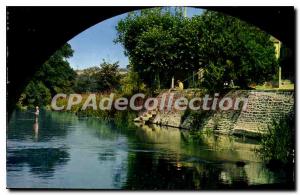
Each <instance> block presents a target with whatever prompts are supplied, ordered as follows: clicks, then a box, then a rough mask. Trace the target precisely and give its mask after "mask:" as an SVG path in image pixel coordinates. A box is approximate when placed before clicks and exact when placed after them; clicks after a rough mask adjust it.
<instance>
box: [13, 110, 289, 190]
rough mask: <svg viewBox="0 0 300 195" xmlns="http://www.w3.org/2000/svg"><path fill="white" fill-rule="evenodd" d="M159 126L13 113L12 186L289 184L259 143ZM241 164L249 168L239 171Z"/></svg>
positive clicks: (56, 115) (240, 186)
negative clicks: (195, 136) (259, 151)
mask: <svg viewBox="0 0 300 195" xmlns="http://www.w3.org/2000/svg"><path fill="white" fill-rule="evenodd" d="M190 140H191V136H190V134H189V133H188V131H180V130H178V129H175V128H160V127H157V126H151V127H150V126H141V127H137V126H134V125H132V126H131V127H126V128H125V127H122V126H121V125H115V124H114V123H107V122H102V121H100V120H99V119H92V118H78V117H77V116H75V115H72V114H68V113H56V112H41V113H40V116H39V119H38V120H37V121H36V120H35V119H34V116H33V114H32V113H30V112H15V113H14V114H13V115H12V118H11V120H10V122H9V125H8V129H7V186H8V188H72V189H74V188H75V189H76V188H81V189H82V188H85V189H148V190H152V189H222V188H228V187H229V188H244V187H247V186H256V185H261V184H268V185H269V184H275V185H276V184H277V183H279V184H284V183H286V182H288V179H289V178H288V176H287V174H285V172H284V171H280V170H277V171H276V172H272V171H270V170H269V169H267V168H266V167H265V165H264V164H263V163H262V162H261V160H260V159H259V158H257V156H256V154H255V152H254V151H253V150H254V149H255V148H256V147H258V145H257V144H256V142H255V141H253V140H252V141H251V140H243V139H240V138H233V137H229V136H216V135H210V136H208V135H204V136H203V138H202V139H199V141H197V143H195V142H191V141H190ZM239 161H243V162H245V165H241V166H238V164H237V162H239Z"/></svg>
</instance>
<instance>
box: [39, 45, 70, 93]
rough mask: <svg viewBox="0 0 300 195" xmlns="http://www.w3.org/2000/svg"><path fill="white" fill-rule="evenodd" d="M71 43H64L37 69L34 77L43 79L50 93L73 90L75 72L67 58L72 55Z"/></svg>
mask: <svg viewBox="0 0 300 195" xmlns="http://www.w3.org/2000/svg"><path fill="white" fill-rule="evenodd" d="M73 52H74V51H73V50H72V48H71V45H70V44H68V43H66V44H65V45H64V46H63V47H61V48H60V49H59V50H57V51H56V52H55V53H54V54H53V55H52V56H51V57H50V58H49V60H47V61H46V62H45V63H44V64H43V65H42V66H41V69H40V70H38V71H37V73H36V75H35V77H34V79H35V80H40V81H43V83H44V84H45V86H46V87H47V88H48V89H49V90H50V92H51V95H54V94H56V93H70V92H72V91H73V85H74V82H75V77H76V73H75V71H74V70H73V69H72V68H71V67H70V65H69V62H68V61H67V58H69V57H72V56H73Z"/></svg>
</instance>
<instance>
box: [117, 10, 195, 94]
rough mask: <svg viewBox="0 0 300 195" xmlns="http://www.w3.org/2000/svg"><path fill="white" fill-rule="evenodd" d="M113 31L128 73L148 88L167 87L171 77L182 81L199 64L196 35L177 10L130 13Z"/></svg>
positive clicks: (187, 21)
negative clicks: (127, 58) (116, 32)
mask: <svg viewBox="0 0 300 195" xmlns="http://www.w3.org/2000/svg"><path fill="white" fill-rule="evenodd" d="M116 29H117V31H118V36H117V39H116V42H119V43H121V44H122V45H123V46H124V48H125V54H126V55H128V57H129V60H130V63H131V68H132V71H134V72H137V73H138V74H139V76H140V79H142V81H143V82H144V83H145V84H146V85H147V86H149V87H152V88H159V87H160V85H162V87H167V86H168V87H169V85H170V80H171V77H172V75H175V76H176V78H178V79H182V78H184V77H186V73H187V72H189V71H191V70H194V69H195V67H197V66H198V65H199V63H200V61H199V54H198V51H197V42H198V41H197V40H198V36H196V33H197V32H196V31H195V30H194V27H193V26H192V25H191V24H190V19H189V18H186V17H184V16H183V14H182V11H181V10H180V9H177V10H175V12H174V13H171V11H170V10H168V9H163V8H155V9H146V10H142V11H140V12H133V13H130V14H129V15H128V17H127V18H125V19H124V20H121V21H120V22H119V23H118V25H117V27H116Z"/></svg>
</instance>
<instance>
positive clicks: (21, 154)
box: [7, 148, 69, 177]
mask: <svg viewBox="0 0 300 195" xmlns="http://www.w3.org/2000/svg"><path fill="white" fill-rule="evenodd" d="M68 160H69V154H68V152H67V151H66V150H64V149H60V148H39V149H20V150H11V151H8V155H7V170H8V171H13V170H16V169H22V168H23V167H24V166H29V168H30V172H31V173H33V174H35V175H38V176H40V177H52V176H53V173H54V171H55V169H56V167H57V166H62V165H65V164H66V162H67V161H68Z"/></svg>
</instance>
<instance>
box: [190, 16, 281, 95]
mask: <svg viewBox="0 0 300 195" xmlns="http://www.w3.org/2000/svg"><path fill="white" fill-rule="evenodd" d="M194 20H196V21H198V26H197V28H198V31H199V34H200V36H201V39H200V42H199V46H200V47H199V52H200V53H201V55H202V60H203V63H204V64H205V67H206V71H205V75H204V83H203V85H204V86H205V87H206V88H210V89H220V88H222V87H223V86H222V85H223V83H224V82H229V81H231V80H233V81H234V82H235V83H236V84H237V85H239V86H240V87H242V88H247V87H248V85H249V84H250V83H257V84H260V83H262V82H264V81H266V80H269V79H271V78H272V76H273V75H274V74H275V72H276V70H277V66H278V63H277V60H276V57H275V48H274V45H273V43H272V42H271V40H270V38H271V37H270V35H268V34H266V33H265V32H264V31H262V30H260V29H259V28H257V27H255V26H252V25H250V24H248V23H246V22H244V21H241V20H239V19H237V18H234V17H231V16H227V15H224V14H222V13H218V12H212V11H206V12H204V14H203V15H201V16H196V17H194Z"/></svg>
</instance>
